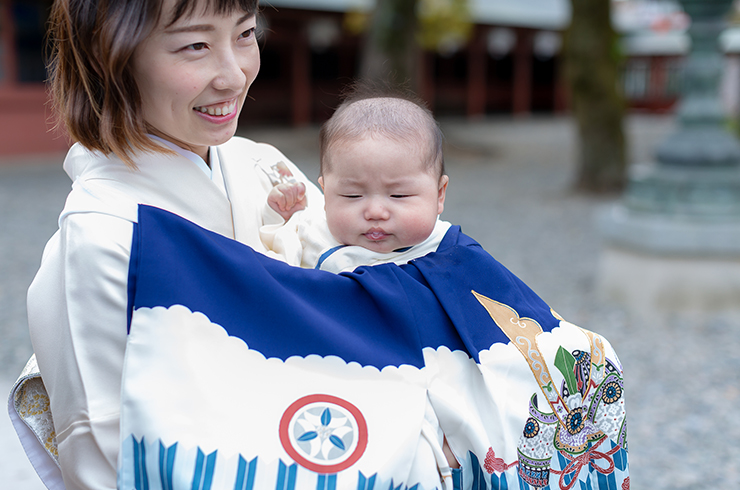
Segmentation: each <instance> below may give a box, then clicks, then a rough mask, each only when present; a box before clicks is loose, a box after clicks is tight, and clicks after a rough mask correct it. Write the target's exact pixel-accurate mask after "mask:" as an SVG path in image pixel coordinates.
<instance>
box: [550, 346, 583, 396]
mask: <svg viewBox="0 0 740 490" xmlns="http://www.w3.org/2000/svg"><path fill="white" fill-rule="evenodd" d="M575 365H576V358H575V357H573V354H571V353H570V352H568V351H567V350H565V349H563V346H562V345H561V346H560V347H558V353H557V354H555V367H556V368H558V371H560V372H561V373H562V375H563V377H564V378H565V384H566V385H567V386H568V391H569V392H570V394H571V395H572V394H574V393H577V392H578V382H577V381H576V375H575V373H574V372H573V367H574V366H575Z"/></svg>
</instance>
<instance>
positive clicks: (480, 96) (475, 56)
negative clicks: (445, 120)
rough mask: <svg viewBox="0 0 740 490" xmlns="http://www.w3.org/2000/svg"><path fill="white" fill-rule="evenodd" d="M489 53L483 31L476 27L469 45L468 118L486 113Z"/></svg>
mask: <svg viewBox="0 0 740 490" xmlns="http://www.w3.org/2000/svg"><path fill="white" fill-rule="evenodd" d="M487 62H488V53H487V51H486V47H485V45H484V39H483V32H482V30H481V29H480V28H478V27H476V29H475V31H474V32H473V39H472V40H471V42H470V44H469V45H468V87H467V89H468V90H467V114H468V118H471V119H472V118H479V117H482V116H484V115H485V113H486V101H487V99H488V94H487V93H486V69H487V66H486V64H487Z"/></svg>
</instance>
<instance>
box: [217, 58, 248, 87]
mask: <svg viewBox="0 0 740 490" xmlns="http://www.w3.org/2000/svg"><path fill="white" fill-rule="evenodd" d="M248 61H249V60H247V59H246V58H245V57H244V56H239V55H238V54H237V53H235V52H233V51H232V50H225V51H224V52H223V53H222V54H221V56H219V59H218V63H219V64H218V67H217V72H216V77H215V78H214V80H213V86H214V87H215V88H216V89H218V90H234V91H240V90H242V89H243V88H244V85H246V83H247V75H246V73H245V71H246V70H247V66H246V65H247V63H248Z"/></svg>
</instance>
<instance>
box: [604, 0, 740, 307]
mask: <svg viewBox="0 0 740 490" xmlns="http://www.w3.org/2000/svg"><path fill="white" fill-rule="evenodd" d="M681 3H682V5H683V6H684V9H685V10H686V12H687V13H688V14H689V15H690V16H691V17H692V26H691V29H690V30H689V34H690V35H691V39H692V51H691V54H690V56H689V58H688V60H687V62H686V64H685V67H684V71H683V91H682V98H681V102H680V104H679V107H678V114H677V115H678V120H679V122H680V127H679V128H678V130H677V131H676V132H675V133H674V134H672V135H670V136H669V137H668V138H667V139H666V140H665V141H663V142H662V144H661V145H659V146H658V148H657V149H656V153H655V162H653V163H650V164H645V165H636V166H634V167H633V168H632V169H631V171H630V175H629V183H628V186H627V190H626V192H625V195H624V199H623V200H622V201H621V202H619V203H618V204H616V205H615V206H614V207H612V208H611V209H609V210H607V211H606V212H605V213H603V214H602V215H601V216H600V217H599V220H600V223H599V224H600V228H601V231H602V235H603V237H604V241H605V246H604V251H603V255H602V260H601V270H600V282H599V288H600V292H601V294H602V295H603V296H604V297H605V298H606V299H608V300H613V301H617V302H619V303H622V304H623V305H625V306H627V307H628V308H629V309H630V310H632V311H634V312H637V313H641V314H651V315H656V314H661V315H664V314H666V313H668V314H670V313H671V312H687V311H694V312H702V311H705V312H709V311H717V310H737V311H740V142H738V141H737V139H736V138H735V137H734V136H732V135H730V134H729V133H728V132H727V131H726V130H725V127H724V119H725V115H724V112H723V108H722V106H721V102H720V98H719V91H718V84H719V79H720V75H721V66H722V62H721V61H722V60H721V55H720V54H719V52H718V50H717V38H718V36H719V32H720V30H721V29H722V26H723V14H724V13H725V12H727V10H728V9H729V7H730V5H731V3H732V1H731V0H681Z"/></svg>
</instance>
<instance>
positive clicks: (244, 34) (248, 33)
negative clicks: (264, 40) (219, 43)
mask: <svg viewBox="0 0 740 490" xmlns="http://www.w3.org/2000/svg"><path fill="white" fill-rule="evenodd" d="M256 30H257V28H256V27H252V28H251V29H247V30H246V31H244V32H242V33H241V34H240V35H239V39H251V38H252V37H254V33H255V31H256Z"/></svg>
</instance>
